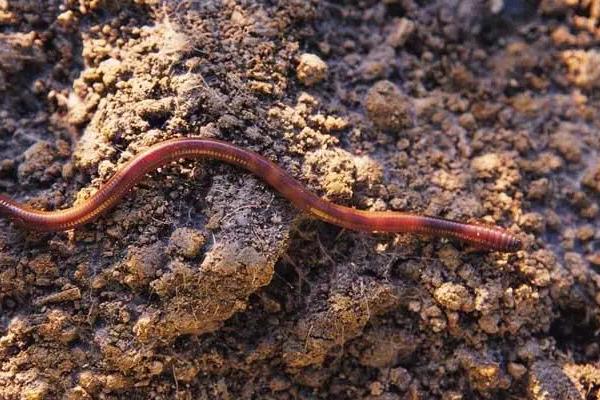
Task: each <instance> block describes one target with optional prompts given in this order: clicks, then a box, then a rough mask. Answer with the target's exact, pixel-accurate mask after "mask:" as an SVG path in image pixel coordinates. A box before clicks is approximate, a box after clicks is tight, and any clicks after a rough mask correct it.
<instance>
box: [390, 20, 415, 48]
mask: <svg viewBox="0 0 600 400" xmlns="http://www.w3.org/2000/svg"><path fill="white" fill-rule="evenodd" d="M415 28H416V24H415V23H414V22H413V21H411V20H410V19H408V18H396V19H395V20H394V22H393V24H392V29H391V31H390V33H389V34H388V35H387V37H386V38H385V42H386V43H387V44H389V45H390V46H392V47H394V48H399V47H402V46H404V44H405V43H406V41H407V40H408V39H409V38H410V36H411V35H412V34H413V32H414V31H415Z"/></svg>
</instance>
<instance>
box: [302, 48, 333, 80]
mask: <svg viewBox="0 0 600 400" xmlns="http://www.w3.org/2000/svg"><path fill="white" fill-rule="evenodd" d="M327 69H328V68H327V64H326V63H325V61H323V60H321V58H320V57H319V56H317V55H315V54H310V53H304V54H302V55H301V56H300V62H299V64H298V67H297V68H296V75H297V76H298V79H299V80H300V82H302V83H303V84H305V85H306V86H312V85H315V84H317V83H319V82H321V81H322V80H323V79H325V77H326V76H327Z"/></svg>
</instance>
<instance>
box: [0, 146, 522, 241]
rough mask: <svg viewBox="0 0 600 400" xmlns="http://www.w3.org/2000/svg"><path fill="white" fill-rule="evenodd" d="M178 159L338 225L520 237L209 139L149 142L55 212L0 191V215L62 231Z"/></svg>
mask: <svg viewBox="0 0 600 400" xmlns="http://www.w3.org/2000/svg"><path fill="white" fill-rule="evenodd" d="M182 158H210V159H216V160H220V161H224V162H227V163H229V164H234V165H237V166H239V167H242V168H244V169H246V170H248V171H250V172H252V173H253V174H255V175H257V176H259V177H260V178H262V179H263V180H264V181H265V182H267V183H268V184H269V185H270V186H272V187H273V188H274V189H275V190H277V191H278V192H279V193H281V195H282V196H283V197H285V198H286V199H288V200H289V201H291V202H292V203H293V204H294V205H295V206H296V207H297V208H298V209H300V210H302V211H305V212H307V213H309V214H312V215H313V216H315V217H317V218H319V219H321V220H323V221H325V222H328V223H331V224H334V225H338V226H341V227H344V228H348V229H352V230H358V231H367V232H408V233H416V234H426V235H432V236H440V237H451V238H456V239H459V240H462V241H465V242H468V243H471V244H473V245H475V246H477V247H480V248H484V249H490V250H498V251H505V252H512V251H516V250H518V249H519V248H520V247H521V242H520V240H519V239H518V238H516V237H515V236H514V235H512V234H510V233H509V232H507V231H505V230H503V229H501V228H498V227H489V226H483V225H473V224H467V223H461V222H457V221H451V220H446V219H442V218H435V217H427V216H421V215H415V214H409V213H400V212H369V211H361V210H356V209H353V208H350V207H344V206H340V205H337V204H333V203H331V202H329V201H326V200H323V199H321V198H320V197H318V196H317V195H315V194H313V193H311V192H309V191H308V190H307V189H306V188H305V187H304V185H302V184H301V183H300V182H299V181H297V180H296V179H294V178H292V177H291V176H290V175H289V174H287V173H286V172H285V171H284V170H283V169H282V168H281V167H279V166H277V165H276V164H274V163H273V162H271V161H269V160H267V159H266V158H264V157H262V156H260V155H258V154H256V153H254V152H252V151H249V150H245V149H242V148H240V147H237V146H234V145H233V144H231V143H227V142H222V141H219V140H213V139H200V138H181V139H172V140H168V141H165V142H162V143H159V144H156V145H154V146H152V147H150V148H149V149H148V150H146V151H145V152H143V153H141V154H139V155H137V156H136V157H135V158H133V159H132V160H131V161H129V162H128V163H127V164H126V165H125V166H123V168H121V169H119V170H118V171H117V172H116V173H115V175H113V176H112V177H111V178H110V179H109V180H108V181H107V182H106V183H105V184H104V185H102V186H101V187H100V189H99V190H98V191H97V192H96V193H95V194H94V195H93V196H92V197H90V198H89V199H88V200H86V201H85V202H83V203H82V204H79V205H77V206H73V207H71V208H67V209H64V210H56V211H39V210H34V209H31V208H29V207H26V206H24V205H21V204H19V203H17V202H15V201H14V200H12V199H10V198H8V197H6V196H4V195H0V215H4V216H6V217H8V218H10V219H12V220H13V221H15V222H16V223H17V224H19V225H22V226H24V227H25V228H28V229H32V230H39V231H64V230H68V229H72V228H76V227H78V226H81V225H83V224H86V223H88V222H90V221H92V220H94V219H95V218H97V217H98V216H99V215H100V214H102V213H104V212H106V211H107V210H109V209H110V208H112V207H113V206H114V205H115V204H117V203H118V202H119V201H120V200H121V198H122V197H123V196H124V195H125V194H126V193H127V192H128V191H129V190H130V189H131V188H132V187H133V186H134V185H135V184H136V183H137V182H139V181H140V179H141V178H142V177H143V176H144V175H145V174H146V173H148V172H150V171H153V170H155V169H156V168H158V167H160V166H162V165H165V164H167V163H169V162H171V161H174V160H178V159H182Z"/></svg>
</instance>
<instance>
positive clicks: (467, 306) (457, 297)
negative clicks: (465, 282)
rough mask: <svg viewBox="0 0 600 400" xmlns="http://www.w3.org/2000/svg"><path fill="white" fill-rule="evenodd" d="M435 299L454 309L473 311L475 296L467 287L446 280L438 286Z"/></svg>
mask: <svg viewBox="0 0 600 400" xmlns="http://www.w3.org/2000/svg"><path fill="white" fill-rule="evenodd" d="M433 296H434V297H435V299H436V300H437V301H438V302H439V303H440V304H441V305H442V306H444V307H446V308H447V309H449V310H452V311H460V310H462V311H465V312H469V311H473V308H474V303H473V297H472V296H471V294H470V293H469V291H468V290H467V288H466V287H464V286H462V285H459V284H456V283H452V282H446V283H444V284H442V286H440V287H439V288H437V289H436V290H435V292H434V294H433Z"/></svg>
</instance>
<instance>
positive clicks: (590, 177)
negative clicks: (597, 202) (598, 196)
mask: <svg viewBox="0 0 600 400" xmlns="http://www.w3.org/2000/svg"><path fill="white" fill-rule="evenodd" d="M581 184H582V185H583V186H585V187H587V188H589V189H592V190H593V191H595V192H597V193H600V162H598V163H597V164H596V165H595V166H593V167H590V168H588V169H587V171H586V172H585V175H584V176H583V178H581Z"/></svg>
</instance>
